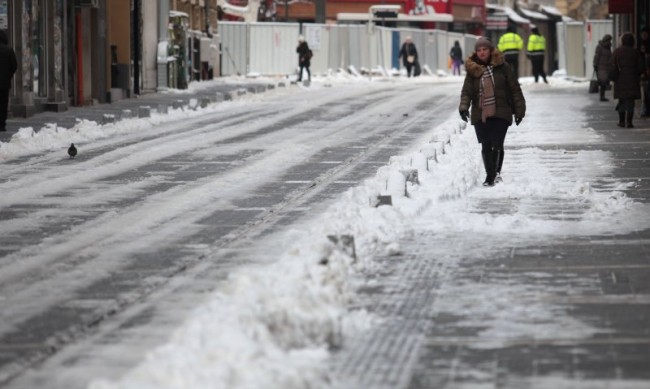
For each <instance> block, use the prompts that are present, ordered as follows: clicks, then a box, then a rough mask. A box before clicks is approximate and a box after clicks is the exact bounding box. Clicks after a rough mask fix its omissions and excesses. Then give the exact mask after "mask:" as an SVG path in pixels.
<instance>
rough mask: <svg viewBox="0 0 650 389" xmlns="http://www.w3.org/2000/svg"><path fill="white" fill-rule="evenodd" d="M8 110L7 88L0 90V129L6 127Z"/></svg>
mask: <svg viewBox="0 0 650 389" xmlns="http://www.w3.org/2000/svg"><path fill="white" fill-rule="evenodd" d="M8 108H9V88H7V89H0V129H2V130H5V129H6V127H7V110H8Z"/></svg>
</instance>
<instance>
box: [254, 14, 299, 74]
mask: <svg viewBox="0 0 650 389" xmlns="http://www.w3.org/2000/svg"><path fill="white" fill-rule="evenodd" d="M299 29H300V26H299V25H298V24H297V23H251V24H250V37H251V41H250V54H249V58H250V66H249V72H251V73H259V74H264V75H285V74H293V73H294V72H295V70H296V68H297V66H298V54H297V53H296V47H297V46H298V36H299V35H300V30H299Z"/></svg>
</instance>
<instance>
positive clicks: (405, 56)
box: [399, 36, 418, 77]
mask: <svg viewBox="0 0 650 389" xmlns="http://www.w3.org/2000/svg"><path fill="white" fill-rule="evenodd" d="M399 58H401V59H402V64H403V65H404V67H405V68H406V75H407V76H408V77H411V75H413V68H414V67H415V64H416V62H417V61H418V51H417V49H416V48H415V44H414V43H413V39H412V38H411V37H410V36H407V37H406V39H404V43H403V44H402V48H401V49H400V50H399Z"/></svg>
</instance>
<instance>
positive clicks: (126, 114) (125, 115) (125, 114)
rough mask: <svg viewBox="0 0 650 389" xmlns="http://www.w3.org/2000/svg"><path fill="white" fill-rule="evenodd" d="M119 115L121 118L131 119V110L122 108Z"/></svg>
mask: <svg viewBox="0 0 650 389" xmlns="http://www.w3.org/2000/svg"><path fill="white" fill-rule="evenodd" d="M121 117H122V120H124V119H131V118H132V117H133V112H131V110H130V109H123V110H122V116H121Z"/></svg>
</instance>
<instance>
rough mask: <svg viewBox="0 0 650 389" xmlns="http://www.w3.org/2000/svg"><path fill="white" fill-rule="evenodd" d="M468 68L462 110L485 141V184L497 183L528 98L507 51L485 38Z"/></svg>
mask: <svg viewBox="0 0 650 389" xmlns="http://www.w3.org/2000/svg"><path fill="white" fill-rule="evenodd" d="M465 70H466V72H467V74H466V75H465V82H464V83H463V89H462V91H461V95H460V105H459V106H458V111H459V113H460V117H461V119H463V120H464V121H465V122H467V119H468V118H470V121H471V124H472V125H473V126H474V130H475V131H476V137H477V138H478V141H479V143H480V144H481V155H482V156H483V165H484V166H485V172H486V173H487V176H486V177H485V182H483V186H494V184H495V182H501V181H502V179H501V166H502V165H503V157H504V151H503V142H504V141H505V138H506V132H507V131H508V127H510V126H511V125H512V116H513V115H514V117H515V123H516V124H517V125H519V123H521V121H522V120H523V118H524V116H525V115H526V100H525V99H524V95H523V93H522V92H521V87H520V86H519V82H518V80H517V78H516V77H515V75H514V73H513V71H512V69H511V68H510V65H509V64H508V63H506V61H505V59H504V57H503V54H502V53H501V52H500V51H499V50H497V49H495V48H494V45H493V44H492V42H491V41H490V40H489V39H487V38H485V37H481V38H479V39H478V40H477V41H476V45H475V46H474V53H472V55H471V56H470V57H469V58H467V60H466V61H465ZM470 108H471V114H470Z"/></svg>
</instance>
